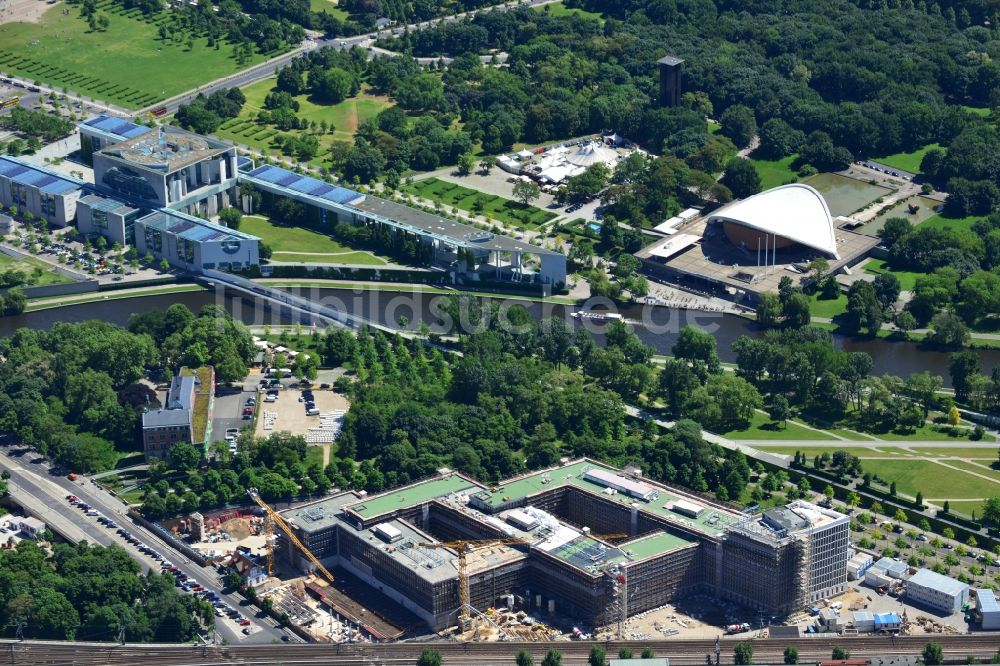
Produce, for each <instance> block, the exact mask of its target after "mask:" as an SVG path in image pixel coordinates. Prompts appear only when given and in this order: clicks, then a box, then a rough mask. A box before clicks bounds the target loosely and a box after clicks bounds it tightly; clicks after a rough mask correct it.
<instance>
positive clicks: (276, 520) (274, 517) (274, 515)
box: [247, 488, 333, 585]
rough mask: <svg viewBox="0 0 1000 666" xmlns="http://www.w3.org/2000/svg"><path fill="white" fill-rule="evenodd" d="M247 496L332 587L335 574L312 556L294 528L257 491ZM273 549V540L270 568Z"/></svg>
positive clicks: (270, 545) (250, 492)
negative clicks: (296, 534)
mask: <svg viewBox="0 0 1000 666" xmlns="http://www.w3.org/2000/svg"><path fill="white" fill-rule="evenodd" d="M247 494H248V495H250V499H252V500H253V501H254V502H256V503H257V505H258V506H260V508H262V509H264V511H265V512H266V513H267V517H268V518H269V519H270V520H271V523H272V524H273V525H277V526H278V528H279V529H280V530H281V531H282V532H284V533H285V536H287V537H288V540H289V541H291V542H292V543H293V544H295V547H296V548H298V549H299V550H300V551H302V554H303V555H305V556H306V557H307V558H308V559H309V561H310V562H312V564H313V566H314V567H316V568H317V569H318V570H319V572H320V573H321V574H323V578H326V580H327V582H328V583H330V584H331V585H332V584H333V574H332V573H330V572H329V571H328V570H327V568H326V567H324V566H323V564H322V563H321V562H320V561H319V559H318V558H317V557H316V556H315V555H313V554H312V551H310V550H309V549H308V548H306V545H305V544H304V543H302V542H301V541H299V538H298V537H297V536H295V533H294V532H293V531H292V528H291V527H289V526H288V523H286V522H285V519H284V518H282V517H281V516H279V515H278V512H277V511H275V510H274V509H272V508H271V507H270V506H268V504H267V502H265V501H264V500H262V499H261V498H260V495H259V494H257V489H256V488H250V489H249V490H248V491H247ZM273 548H274V544H273V540H272V541H271V542H269V546H268V566H271V565H272V563H273V557H274V556H273V554H272V553H271V551H272V549H273Z"/></svg>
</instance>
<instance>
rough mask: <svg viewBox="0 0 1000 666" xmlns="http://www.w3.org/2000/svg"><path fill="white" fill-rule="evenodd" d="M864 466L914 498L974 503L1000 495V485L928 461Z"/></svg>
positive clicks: (872, 462) (879, 462)
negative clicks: (970, 501) (918, 496)
mask: <svg viewBox="0 0 1000 666" xmlns="http://www.w3.org/2000/svg"><path fill="white" fill-rule="evenodd" d="M861 466H862V467H863V468H864V470H865V471H866V472H872V473H873V474H876V475H878V476H879V477H881V478H883V479H885V481H886V482H887V483H889V482H892V481H895V482H896V489H897V490H898V491H899V492H900V493H903V494H905V495H910V496H911V497H913V496H915V495H916V494H917V492H921V493H923V495H924V497H926V498H927V499H932V498H934V499H965V498H969V499H975V498H979V497H991V496H993V495H997V494H998V493H1000V483H994V482H992V481H987V480H986V479H981V478H979V477H977V476H973V475H971V474H966V473H965V472H962V471H959V470H957V469H951V468H949V467H945V466H944V465H939V464H937V463H934V462H931V461H929V460H866V461H863V462H862V463H861Z"/></svg>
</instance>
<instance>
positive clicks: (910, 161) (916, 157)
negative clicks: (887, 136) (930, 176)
mask: <svg viewBox="0 0 1000 666" xmlns="http://www.w3.org/2000/svg"><path fill="white" fill-rule="evenodd" d="M940 147H941V146H940V145H939V144H936V143H930V144H927V145H926V146H924V147H923V148H918V149H917V150H914V151H911V152H909V153H896V154H894V155H886V156H885V157H876V158H875V161H876V162H879V163H880V164H884V165H886V166H890V167H892V168H894V169H902V170H903V171H909V172H910V173H920V160H922V159H924V155H926V154H927V151H929V150H931V149H933V148H940Z"/></svg>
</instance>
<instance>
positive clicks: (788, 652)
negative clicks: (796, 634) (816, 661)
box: [785, 645, 799, 664]
mask: <svg viewBox="0 0 1000 666" xmlns="http://www.w3.org/2000/svg"><path fill="white" fill-rule="evenodd" d="M785 663H786V664H797V663H799V651H798V650H797V649H796V648H795V646H794V645H789V646H788V647H786V648H785Z"/></svg>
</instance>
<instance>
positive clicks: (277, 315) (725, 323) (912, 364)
mask: <svg viewBox="0 0 1000 666" xmlns="http://www.w3.org/2000/svg"><path fill="white" fill-rule="evenodd" d="M291 291H293V292H295V293H298V294H299V295H301V296H304V297H307V298H310V299H311V300H316V301H320V302H322V303H323V304H324V305H327V306H331V307H336V308H338V309H342V310H346V311H349V312H351V313H353V314H355V315H360V316H363V317H365V318H367V319H369V320H371V321H376V322H378V323H380V324H386V325H396V324H397V323H398V322H399V321H400V319H401V317H405V318H406V320H407V321H408V322H409V323H408V326H409V327H411V328H416V327H417V326H418V325H419V324H420V322H422V321H423V322H426V323H427V324H428V325H429V326H430V327H431V328H432V329H437V330H441V329H442V321H443V320H444V319H447V318H448V315H447V313H445V312H444V309H443V305H444V303H445V302H446V297H445V296H441V295H435V294H409V293H389V292H379V291H374V290H348V289H312V288H309V289H301V290H291ZM174 303H183V304H184V305H187V306H188V307H189V308H191V309H192V310H193V311H196V312H197V311H198V310H199V309H201V308H202V307H203V306H205V305H212V304H218V305H222V306H224V307H225V308H226V309H227V310H228V311H229V312H230V313H232V314H233V316H234V317H236V318H238V319H240V320H241V321H243V322H244V323H246V324H249V325H256V326H264V325H276V324H282V323H284V324H287V323H294V322H295V321H296V319H294V318H292V317H291V316H290V314H289V313H287V312H286V313H281V312H278V311H275V310H272V309H271V308H269V307H266V306H263V305H261V304H260V303H256V302H254V301H253V300H252V299H246V298H243V297H240V296H239V295H235V294H233V293H232V292H229V291H226V290H223V289H221V288H220V289H217V290H216V291H214V292H212V291H203V292H186V293H179V294H162V295H152V296H142V297H137V298H128V299H119V300H104V301H98V302H94V303H86V304H81V305H67V306H63V307H59V308H52V309H48V310H40V311H37V312H28V313H25V314H22V315H19V316H16V317H6V318H0V336H7V335H10V334H11V333H13V332H14V331H15V330H16V329H17V328H19V327H29V328H38V329H47V328H49V327H51V326H52V325H53V324H55V323H56V322H76V321H85V320H88V319H100V320H102V321H107V322H111V323H113V324H118V325H122V326H124V325H125V324H126V323H127V322H128V318H129V317H130V316H131V315H132V314H134V313H140V312H148V311H150V310H156V309H166V308H167V307H169V306H170V305H172V304H174ZM513 306H521V307H524V308H525V309H526V310H527V311H528V312H529V313H530V314H531V316H532V317H533V318H534V319H536V320H539V319H545V318H549V317H560V318H563V319H565V320H566V321H567V322H568V323H570V324H571V325H572V326H574V327H580V326H585V327H587V328H588V330H590V331H591V332H592V333H594V336H595V338H596V339H597V340H598V342H599V343H600V342H602V338H603V335H602V333H601V329H602V326H601V325H599V324H594V323H591V322H587V323H585V324H581V323H580V322H578V321H577V320H575V319H573V318H572V317H570V314H571V313H572V312H573V311H575V310H576V309H577V308H576V307H574V306H565V305H561V304H558V303H549V302H542V303H540V302H533V301H524V300H519V299H516V298H509V299H505V300H504V301H502V305H501V307H500V316H501V317H503V315H504V314H505V312H506V311H507V310H509V308H511V307H513ZM590 307H595V308H596V309H606V308H610V307H612V306H611V303H610V302H607V303H604V304H601V303H598V304H596V305H594V306H590ZM617 311H618V312H620V313H621V314H622V315H623V316H625V317H626V319H627V320H629V322H630V323H632V330H633V331H635V333H636V334H637V335H638V336H639V337H640V338H641V339H642V340H643V342H645V343H646V344H648V345H650V346H652V347H653V348H654V349H656V351H657V353H661V354H669V353H670V348H671V346H672V345H673V344H674V341H675V340H676V339H677V334H678V332H679V331H680V329H681V328H682V327H684V326H686V325H688V324H691V325H695V326H699V327H701V328H703V329H705V330H707V331H708V332H710V333H712V334H713V335H714V336H715V338H716V340H717V342H718V347H719V356H720V357H721V358H722V360H723V361H730V362H731V361H734V360H735V355H734V354H733V352H732V347H731V345H732V343H733V342H734V341H735V340H736V339H737V338H738V337H739V336H741V335H750V336H758V335H760V331H758V330H757V328H756V326H755V324H754V323H753V322H752V321H749V320H746V319H744V318H742V317H737V316H734V315H726V314H720V313H706V312H697V311H683V310H673V309H669V308H662V307H649V306H642V305H629V306H625V307H623V308H619V309H617ZM305 323H306V324H308V323H309V322H305ZM501 323H502V322H501ZM834 345H835V346H836V347H837V348H838V349H843V350H846V351H863V352H868V353H869V354H871V356H872V358H873V359H874V361H875V367H874V371H873V372H874V373H875V374H882V373H890V374H894V375H900V376H904V377H905V376H906V375H908V374H909V373H910V372H917V371H920V370H928V371H930V372H931V373H932V374H936V375H941V377H942V378H943V379H944V380H945V384H948V379H949V377H948V357H949V354H948V352H942V351H939V350H936V349H929V348H926V347H924V346H923V345H920V344H917V343H913V342H890V341H886V340H879V339H876V340H869V339H854V338H849V337H846V336H840V335H837V336H834ZM977 354H978V355H979V357H980V361H981V364H982V366H983V368H984V369H985V370H986V371H987V372H989V370H990V369H992V368H994V367H1000V350H995V349H989V350H977Z"/></svg>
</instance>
